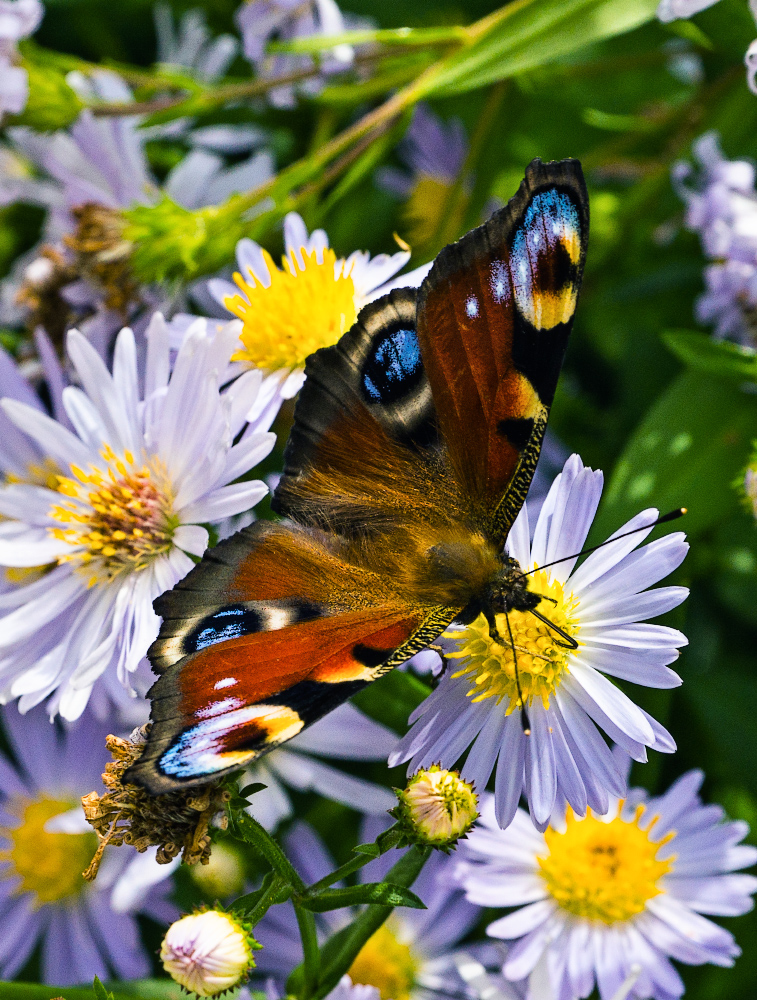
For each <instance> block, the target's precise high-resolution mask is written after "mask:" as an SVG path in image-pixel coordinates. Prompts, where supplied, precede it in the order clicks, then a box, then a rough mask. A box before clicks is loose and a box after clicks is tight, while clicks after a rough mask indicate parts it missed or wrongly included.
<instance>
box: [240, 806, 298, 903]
mask: <svg viewBox="0 0 757 1000" xmlns="http://www.w3.org/2000/svg"><path fill="white" fill-rule="evenodd" d="M231 831H232V833H233V834H235V835H236V836H237V837H238V838H239V839H240V840H243V841H244V842H245V843H247V844H250V845H251V846H252V847H253V848H254V849H255V850H256V851H257V852H258V854H260V855H261V856H262V857H264V858H265V860H266V861H267V862H268V864H269V865H270V866H271V868H272V869H273V870H274V871H275V872H276V874H277V875H279V876H280V877H281V878H282V879H283V880H284V882H285V883H286V884H287V885H290V886H291V887H292V889H293V891H294V892H295V894H296V895H301V894H302V893H304V892H305V889H306V887H305V883H304V882H303V881H302V879H301V878H300V876H299V874H298V873H297V871H296V870H295V868H294V866H293V865H292V863H291V861H290V860H289V859H288V858H287V856H286V855H285V854H284V852H283V851H282V850H281V848H280V847H279V845H278V844H277V843H276V841H275V840H274V839H273V837H272V836H271V835H270V833H268V831H267V830H266V829H265V827H263V826H261V824H260V823H258V821H257V820H256V819H255V818H254V817H253V816H250V814H249V813H246V812H243V813H238V814H236V815H232V817H231Z"/></svg>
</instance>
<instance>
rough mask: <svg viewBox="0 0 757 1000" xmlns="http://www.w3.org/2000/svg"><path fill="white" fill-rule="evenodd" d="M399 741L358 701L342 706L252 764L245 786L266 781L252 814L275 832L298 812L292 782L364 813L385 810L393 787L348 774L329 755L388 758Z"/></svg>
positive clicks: (253, 801)
mask: <svg viewBox="0 0 757 1000" xmlns="http://www.w3.org/2000/svg"><path fill="white" fill-rule="evenodd" d="M396 744H397V737H396V735H395V734H394V733H393V732H392V731H391V730H389V729H387V728H386V727H385V726H382V725H381V724H380V723H378V722H374V721H373V720H372V719H369V718H368V717H367V716H365V715H363V713H362V712H360V711H359V710H358V709H357V708H355V706H354V705H351V704H349V703H347V704H344V705H340V706H339V708H336V709H334V711H333V712H330V713H329V714H328V715H327V716H325V717H324V718H323V719H320V720H319V721H318V722H316V723H315V724H314V725H312V726H310V727H309V728H308V729H307V730H306V731H305V732H304V733H301V734H300V735H299V736H295V738H294V739H293V740H290V741H289V742H288V743H287V744H286V746H283V747H280V748H279V749H278V750H273V751H271V753H269V754H266V755H265V757H263V758H261V760H260V761H258V762H257V763H255V764H254V765H253V766H252V767H251V768H248V770H247V771H246V772H245V778H244V782H243V783H244V784H247V783H249V782H258V781H259V782H262V783H263V784H264V785H266V788H264V789H263V790H262V791H260V792H256V794H255V795H254V796H253V798H252V799H251V800H250V807H249V812H250V813H251V814H252V815H253V816H254V817H255V819H257V820H258V821H259V822H260V823H262V824H263V826H264V827H265V828H266V829H267V830H274V829H275V828H276V827H277V826H278V825H279V823H281V822H282V820H284V819H287V818H288V817H289V816H291V815H292V803H291V800H290V798H289V796H288V794H287V791H286V788H287V786H288V787H289V788H293V789H296V790H297V791H298V792H308V791H313V792H317V793H318V794H319V795H323V796H324V797H325V798H327V799H331V800H332V801H333V802H341V803H342V804H343V805H346V806H349V807H350V808H351V809H356V810H358V811H359V812H363V813H370V814H375V813H384V812H386V810H387V809H390V808H391V807H392V806H393V805H394V804H395V801H396V800H395V797H394V795H393V794H392V792H391V791H390V790H389V789H388V788H383V787H382V786H381V785H375V784H373V783H372V782H369V781H366V780H365V779H364V778H356V777H354V776H353V775H351V774H345V772H344V771H341V770H339V769H338V768H336V767H333V766H332V764H331V763H328V764H327V763H326V762H325V761H324V760H323V758H326V759H327V760H329V761H334V762H336V761H339V760H344V761H348V760H354V761H371V760H386V758H387V757H388V755H389V753H390V752H391V751H392V750H393V749H394V747H395V746H396Z"/></svg>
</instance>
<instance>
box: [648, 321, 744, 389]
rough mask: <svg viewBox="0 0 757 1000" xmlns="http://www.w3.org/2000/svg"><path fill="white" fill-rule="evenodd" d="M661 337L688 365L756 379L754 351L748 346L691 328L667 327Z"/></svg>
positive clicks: (708, 370) (697, 368) (700, 369)
mask: <svg viewBox="0 0 757 1000" xmlns="http://www.w3.org/2000/svg"><path fill="white" fill-rule="evenodd" d="M662 340H663V343H664V344H665V345H666V346H667V347H668V348H670V350H671V351H672V352H673V354H675V356H676V357H677V358H679V359H680V360H681V361H683V363H684V364H685V365H686V366H687V367H689V368H692V369H696V370H697V371H705V372H709V373H710V374H711V375H718V376H721V377H723V378H735V379H738V380H739V381H741V382H743V381H744V379H749V380H752V381H757V354H755V352H754V351H752V350H750V349H749V348H748V347H741V346H740V345H739V344H732V343H730V341H727V340H713V338H712V337H710V336H709V335H708V334H706V333H696V332H693V331H691V330H669V331H668V332H667V333H663V335H662Z"/></svg>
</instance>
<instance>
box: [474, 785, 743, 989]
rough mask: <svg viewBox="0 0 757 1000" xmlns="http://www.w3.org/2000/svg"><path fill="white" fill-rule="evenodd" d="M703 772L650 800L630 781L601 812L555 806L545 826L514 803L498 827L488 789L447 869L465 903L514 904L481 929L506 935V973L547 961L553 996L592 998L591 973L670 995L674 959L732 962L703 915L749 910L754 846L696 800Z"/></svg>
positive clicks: (677, 984) (722, 938) (537, 969)
mask: <svg viewBox="0 0 757 1000" xmlns="http://www.w3.org/2000/svg"><path fill="white" fill-rule="evenodd" d="M701 780H702V775H701V773H700V772H689V774H686V775H684V776H683V777H682V778H680V779H679V780H678V781H677V782H676V783H675V784H674V785H673V786H672V787H671V788H670V789H669V790H668V791H667V792H666V793H665V794H664V795H662V796H660V797H659V798H653V799H649V798H648V797H647V794H646V792H644V791H643V790H642V789H638V788H635V789H631V790H630V791H629V792H628V794H627V796H626V797H625V801H624V800H622V799H621V800H618V799H613V800H612V801H611V803H610V808H609V809H608V810H607V811H606V812H605V813H604V814H594V813H592V812H591V810H589V811H588V812H587V814H586V816H585V817H579V816H576V814H575V813H574V812H573V811H572V810H571V809H567V810H566V809H564V808H563V809H561V810H556V812H555V815H554V816H553V818H552V822H551V823H550V824H548V825H547V826H546V827H545V830H544V831H543V832H539V831H538V830H537V829H536V828H535V827H534V826H533V824H532V823H531V821H530V819H529V817H528V816H527V815H526V813H524V812H523V811H522V810H518V811H517V812H516V815H515V817H514V821H513V823H512V824H511V825H510V826H509V827H508V829H507V830H502V829H500V827H499V825H498V824H497V819H496V808H495V803H494V797H493V796H492V795H487V796H485V797H484V800H483V804H482V812H481V819H480V823H479V825H478V826H477V827H476V829H474V830H473V831H472V832H471V834H470V835H469V838H468V840H467V841H466V842H465V843H464V844H462V845H461V847H460V848H459V850H458V855H459V857H460V860H459V862H458V864H457V866H456V870H455V878H456V879H457V881H458V882H459V884H460V885H461V886H462V887H463V888H464V889H465V892H466V896H467V898H468V899H469V900H470V901H471V902H473V903H476V904H478V905H480V906H487V907H508V908H509V907H516V909H514V910H513V911H512V912H510V913H508V915H507V916H504V917H501V918H500V919H498V920H495V921H494V922H493V923H491V924H490V925H489V927H488V929H487V933H488V934H489V935H490V936H491V937H495V938H500V939H503V940H507V941H509V942H511V944H510V947H509V951H508V955H507V959H506V961H505V965H504V974H505V976H506V977H508V978H509V979H511V980H520V979H522V978H523V977H525V976H530V977H531V983H532V986H534V984H535V980H537V979H539V980H540V977H543V975H544V973H545V970H546V971H547V973H548V975H547V978H546V981H545V988H546V987H548V988H549V991H550V992H549V995H551V996H564V997H579V996H588V995H589V994H590V993H591V992H592V989H593V988H594V985H595V983H596V985H597V986H598V988H599V989H600V991H601V993H602V995H603V996H607V997H611V998H614V997H615V996H616V995H621V996H622V995H624V994H623V992H622V990H624V989H625V990H626V992H627V995H628V996H637V995H638V996H644V995H646V996H665V997H677V996H680V995H681V993H682V990H683V987H682V984H681V980H680V978H679V976H678V973H677V972H676V970H675V969H674V967H673V965H672V963H671V961H670V959H671V958H672V959H676V960H678V961H681V962H684V963H687V964H691V965H701V964H703V963H705V962H713V963H715V964H717V965H730V964H732V963H733V960H734V958H735V957H736V956H737V955H738V953H739V949H738V947H737V946H736V943H735V941H734V939H733V937H732V935H731V934H730V933H729V932H727V931H725V930H723V929H722V928H721V927H718V926H717V925H716V924H714V923H712V922H711V921H710V920H708V919H706V917H704V916H702V914H709V915H723V916H725V915H734V914H736V913H746V912H747V911H748V910H750V909H751V907H752V898H751V897H752V895H753V894H754V893H755V891H757V879H755V878H754V877H753V876H751V875H742V874H738V873H737V872H738V869H740V868H744V867H746V866H748V865H751V864H753V863H754V861H755V858H756V857H757V852H756V851H755V850H754V849H753V848H749V849H746V848H744V847H739V846H737V845H738V843H739V841H740V840H741V839H742V838H743V837H744V836H746V834H747V832H748V830H747V828H746V825H745V824H743V823H729V822H723V821H722V811H721V810H719V809H717V808H714V807H710V806H705V805H703V804H702V802H701V800H700V799H699V796H698V794H697V790H698V788H699V785H700V784H701ZM629 983H630V984H631V985H630V987H629ZM633 987H638V989H639V990H640V992H639V993H637V992H635V990H634V988H633Z"/></svg>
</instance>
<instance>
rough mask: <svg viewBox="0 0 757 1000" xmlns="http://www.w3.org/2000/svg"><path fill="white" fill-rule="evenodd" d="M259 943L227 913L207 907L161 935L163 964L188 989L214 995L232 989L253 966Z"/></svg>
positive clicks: (202, 994) (183, 919)
mask: <svg viewBox="0 0 757 1000" xmlns="http://www.w3.org/2000/svg"><path fill="white" fill-rule="evenodd" d="M260 947H261V946H260V945H259V944H258V942H257V941H256V940H255V939H254V938H253V936H252V934H251V933H250V932H249V931H248V930H247V929H246V928H245V926H244V925H243V924H241V923H240V922H239V921H238V920H237V919H236V918H235V917H233V916H232V914H230V913H224V912H223V911H222V910H206V911H205V912H203V913H190V914H189V916H186V917H182V918H181V920H177V921H176V922H175V923H173V924H171V926H170V927H169V928H168V931H167V932H166V936H165V937H164V938H163V944H162V945H161V948H160V958H161V961H162V962H163V968H164V969H165V970H166V972H167V973H168V974H169V975H170V976H171V977H172V978H173V979H174V980H175V982H177V983H178V984H179V985H180V986H183V987H184V989H185V990H187V991H188V992H190V993H196V994H197V995H198V996H201V997H214V996H217V995H218V994H219V993H223V992H224V991H225V990H230V989H233V988H234V987H235V986H238V985H239V984H240V983H241V982H243V981H244V980H245V979H246V978H247V974H248V973H249V972H250V970H251V969H253V968H254V967H255V962H254V960H253V957H252V952H253V949H256V948H260Z"/></svg>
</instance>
